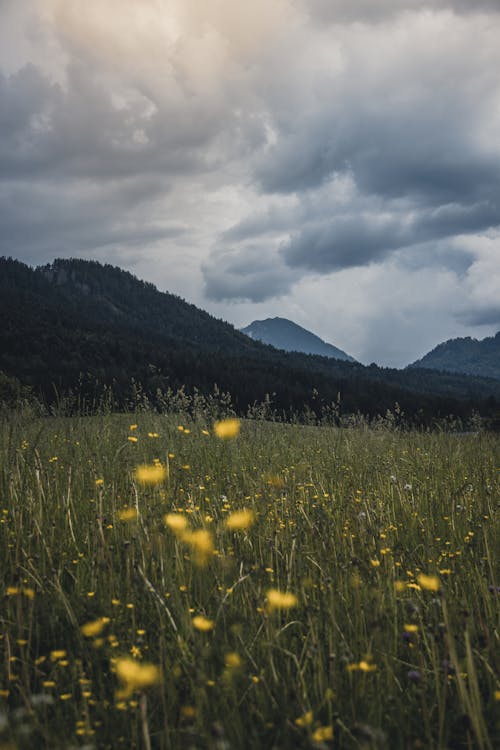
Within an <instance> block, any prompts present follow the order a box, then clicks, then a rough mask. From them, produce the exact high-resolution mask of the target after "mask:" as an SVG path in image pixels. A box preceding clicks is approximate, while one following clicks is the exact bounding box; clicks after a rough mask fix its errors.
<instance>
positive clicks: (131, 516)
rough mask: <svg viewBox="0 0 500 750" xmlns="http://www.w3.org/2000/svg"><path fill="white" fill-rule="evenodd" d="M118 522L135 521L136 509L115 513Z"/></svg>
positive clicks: (124, 509) (126, 509) (125, 509)
mask: <svg viewBox="0 0 500 750" xmlns="http://www.w3.org/2000/svg"><path fill="white" fill-rule="evenodd" d="M117 516H118V519H119V520H120V521H136V520H137V516H138V513H137V509H136V508H123V510H119V511H118V513H117Z"/></svg>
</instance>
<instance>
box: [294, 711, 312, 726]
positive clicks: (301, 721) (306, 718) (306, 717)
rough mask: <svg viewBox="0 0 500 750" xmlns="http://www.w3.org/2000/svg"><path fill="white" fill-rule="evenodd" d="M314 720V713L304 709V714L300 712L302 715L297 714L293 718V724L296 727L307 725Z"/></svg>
mask: <svg viewBox="0 0 500 750" xmlns="http://www.w3.org/2000/svg"><path fill="white" fill-rule="evenodd" d="M313 720H314V715H313V712H312V711H306V713H305V714H302V716H299V717H298V718H297V719H295V722H294V723H295V724H296V725H297V726H298V727H309V726H310V725H311V724H312V723H313Z"/></svg>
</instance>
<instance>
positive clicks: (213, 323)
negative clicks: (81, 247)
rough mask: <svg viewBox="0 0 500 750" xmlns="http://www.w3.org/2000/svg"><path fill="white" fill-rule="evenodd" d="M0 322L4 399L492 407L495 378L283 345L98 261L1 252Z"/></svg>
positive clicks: (381, 409) (347, 409) (292, 409)
mask: <svg viewBox="0 0 500 750" xmlns="http://www.w3.org/2000/svg"><path fill="white" fill-rule="evenodd" d="M0 319H1V320H2V325H1V326H0V373H3V376H0V386H1V387H0V396H1V391H2V390H3V391H4V392H6V393H7V395H8V396H9V399H10V400H11V399H12V398H14V397H15V394H16V393H17V392H24V391H22V389H23V388H25V387H30V388H31V389H32V390H33V391H34V392H35V394H36V395H37V396H39V397H41V398H42V399H43V400H44V401H45V402H46V403H54V402H56V401H57V400H58V399H59V398H60V397H61V396H64V395H67V394H73V396H74V398H76V399H78V402H79V403H84V404H85V405H86V407H87V408H90V409H92V408H93V406H92V405H93V404H96V403H97V402H98V401H99V398H100V397H101V396H102V394H103V392H104V390H106V389H107V392H108V393H109V388H110V387H111V388H112V393H113V398H114V401H113V407H114V408H128V407H129V406H131V405H132V406H133V405H134V404H136V403H137V399H136V394H137V393H138V392H140V393H141V394H143V395H144V397H145V398H146V397H147V399H149V401H150V403H153V404H156V405H158V406H159V407H160V408H163V407H162V404H165V399H164V398H163V395H164V394H165V393H169V392H175V391H177V390H178V389H180V388H185V390H186V392H189V393H191V394H193V393H194V390H195V389H198V391H199V392H201V393H202V394H204V395H206V396H208V395H210V394H211V393H213V392H214V388H217V389H218V391H219V392H220V391H223V392H229V393H230V394H231V397H232V402H233V404H234V407H235V409H236V410H237V411H238V413H240V414H245V413H246V412H247V410H248V409H249V408H253V405H255V404H259V403H261V402H262V401H264V400H265V398H266V394H269V396H270V398H271V402H272V408H273V409H274V411H275V413H276V414H278V415H279V416H280V417H281V418H285V419H288V418H293V417H294V416H296V415H304V414H308V415H311V414H312V415H321V414H322V413H325V410H330V414H332V413H336V410H337V405H338V404H340V406H339V407H338V408H340V411H341V412H342V413H344V414H352V413H355V412H361V413H362V414H365V415H371V416H376V415H378V414H382V415H383V414H385V413H386V411H387V410H389V409H391V410H392V409H394V405H395V403H396V402H397V403H398V404H399V405H400V407H401V409H402V410H403V411H404V412H405V413H406V415H407V416H408V417H414V418H415V420H416V421H418V422H419V423H429V422H430V421H432V419H433V418H435V417H439V416H446V415H448V414H451V413H453V414H455V415H458V416H464V417H466V416H468V415H470V413H471V411H472V410H473V409H475V410H478V411H480V412H481V413H485V414H488V413H492V412H494V411H496V410H497V409H498V408H499V407H500V381H498V380H493V379H485V378H472V377H468V376H465V375H458V374H451V373H436V372H434V371H432V370H420V369H411V370H406V371H401V370H391V369H385V368H380V367H377V366H376V365H370V367H364V366H363V365H361V364H359V363H357V362H348V361H341V360H338V359H331V358H328V357H324V356H318V355H308V354H302V353H297V352H283V351H279V350H277V349H275V348H273V347H271V346H268V345H266V344H263V343H261V342H260V341H257V340H254V339H251V338H249V337H248V336H246V335H245V334H243V333H241V332H240V331H237V330H236V329H235V328H234V327H233V326H231V325H230V324H229V323H226V322H224V321H222V320H217V319H216V318H214V317H212V316H211V315H209V314H208V313H206V312H204V311H203V310H200V309H199V308H197V307H195V306H194V305H192V304H189V303H188V302H186V301H184V300H183V299H181V298H180V297H177V296H175V295H172V294H169V293H167V292H161V291H159V290H158V289H157V288H156V287H155V286H154V285H153V284H150V283H145V282H143V281H140V280H139V279H137V278H135V276H133V275H132V274H130V273H128V272H126V271H123V270H121V269H120V268H116V267H113V266H110V265H101V264H100V263H97V262H94V261H83V260H72V259H66V260H55V261H54V262H53V263H51V264H49V265H45V266H40V267H38V268H32V267H30V266H27V265H25V264H23V263H21V262H19V261H15V260H12V259H9V258H0ZM2 378H3V380H2ZM2 382H3V385H2ZM9 394H10V395H9ZM134 394H135V395H134ZM339 399H340V401H339ZM89 404H90V406H89ZM332 404H333V405H334V407H332ZM332 410H333V411H332Z"/></svg>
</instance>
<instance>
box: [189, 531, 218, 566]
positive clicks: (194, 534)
mask: <svg viewBox="0 0 500 750" xmlns="http://www.w3.org/2000/svg"><path fill="white" fill-rule="evenodd" d="M181 539H182V541H183V542H185V543H186V544H188V545H189V546H190V547H191V549H192V550H193V555H194V557H193V560H194V563H195V564H196V565H199V566H200V567H204V566H205V565H206V564H207V563H208V561H209V559H210V558H211V557H212V555H213V554H214V542H213V538H212V534H211V533H210V532H209V531H207V530H206V529H197V530H196V531H187V532H185V533H184V534H183V535H182V537H181Z"/></svg>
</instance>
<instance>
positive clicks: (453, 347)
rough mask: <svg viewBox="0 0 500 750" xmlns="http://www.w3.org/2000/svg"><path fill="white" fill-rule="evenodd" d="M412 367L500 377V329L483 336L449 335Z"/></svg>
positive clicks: (411, 366)
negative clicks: (461, 336)
mask: <svg viewBox="0 0 500 750" xmlns="http://www.w3.org/2000/svg"><path fill="white" fill-rule="evenodd" d="M409 367H410V368H415V367H419V368H426V369H429V370H442V371H447V372H459V373H464V374H466V375H479V376H484V377H490V378H497V379H500V331H499V332H498V333H497V334H496V335H495V336H489V337H487V338H485V339H482V340H479V339H474V338H471V337H470V336H466V337H464V338H456V339H448V341H444V342H443V343H442V344H438V346H436V347H435V348H434V349H432V351H430V352H428V353H427V354H426V355H425V356H423V357H422V358H421V359H419V360H417V361H416V362H413V363H412V364H411V365H409Z"/></svg>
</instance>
